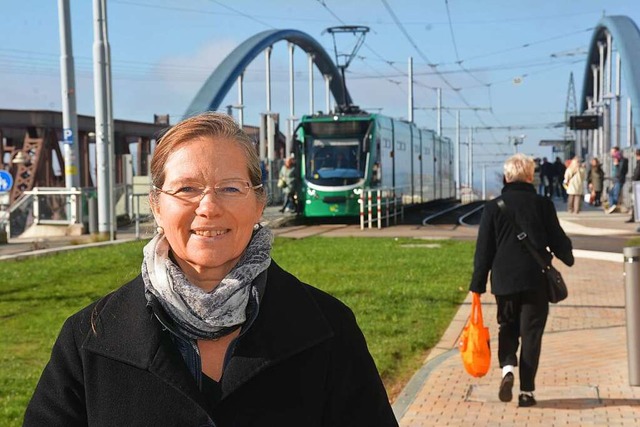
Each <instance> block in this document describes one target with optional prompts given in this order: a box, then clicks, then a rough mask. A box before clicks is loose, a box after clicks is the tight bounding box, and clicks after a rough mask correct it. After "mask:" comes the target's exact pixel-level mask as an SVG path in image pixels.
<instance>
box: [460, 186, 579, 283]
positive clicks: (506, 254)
mask: <svg viewBox="0 0 640 427" xmlns="http://www.w3.org/2000/svg"><path fill="white" fill-rule="evenodd" d="M499 198H501V199H502V200H504V203H505V205H506V206H507V209H508V210H509V211H510V212H511V215H512V217H513V218H515V220H516V223H517V224H518V225H519V227H520V228H522V230H523V231H524V232H525V233H527V235H528V239H530V242H531V243H532V244H533V246H534V247H535V248H537V249H538V250H539V251H540V254H541V255H542V256H543V258H545V259H546V260H548V259H550V256H549V255H548V254H547V252H546V251H545V247H549V248H550V249H551V251H552V252H553V254H554V255H555V256H556V257H558V258H559V259H560V260H562V261H563V262H564V263H565V264H567V265H573V262H574V260H573V254H572V252H571V250H572V249H571V240H569V238H568V237H567V235H566V234H565V233H564V231H563V230H562V227H560V223H559V222H558V216H557V215H556V209H555V207H554V205H553V202H551V200H549V198H547V197H543V196H539V195H537V194H536V191H535V190H534V188H533V186H532V185H531V184H527V183H523V182H513V183H509V184H506V185H505V186H504V188H503V189H502V195H501V196H500V197H499ZM497 200H498V199H494V200H491V201H489V202H487V203H486V204H485V205H484V211H483V213H482V219H481V222H480V228H479V230H478V240H477V243H476V252H475V258H474V269H473V276H472V279H471V285H470V286H469V290H471V291H473V292H478V293H484V292H485V291H486V290H487V276H488V274H489V271H491V293H493V294H494V295H511V294H516V293H519V292H523V291H526V290H530V289H533V288H536V287H538V286H540V285H541V284H542V283H544V280H543V274H542V270H541V268H540V266H539V265H538V264H537V263H536V261H535V259H534V258H533V257H532V256H531V254H530V253H529V252H528V251H527V248H526V247H525V246H524V245H523V244H522V243H521V242H520V241H519V240H518V238H517V236H516V232H515V230H514V228H513V226H512V225H511V223H510V222H509V220H508V218H506V217H505V216H504V214H503V213H502V211H500V208H499V207H498V203H497Z"/></svg>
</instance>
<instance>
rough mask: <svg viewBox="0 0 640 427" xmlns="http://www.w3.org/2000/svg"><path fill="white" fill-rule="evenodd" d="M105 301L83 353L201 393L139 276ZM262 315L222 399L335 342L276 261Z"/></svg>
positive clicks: (228, 374) (237, 352) (303, 290)
mask: <svg viewBox="0 0 640 427" xmlns="http://www.w3.org/2000/svg"><path fill="white" fill-rule="evenodd" d="M107 298H108V300H107V301H106V302H104V304H103V307H102V309H101V310H100V311H99V314H97V317H95V316H92V317H95V318H96V322H95V324H96V327H95V331H96V332H95V333H90V334H89V335H88V337H87V339H86V340H85V342H84V344H83V348H84V349H85V350H86V351H90V352H93V353H97V354H100V355H102V356H104V357H107V358H110V359H113V360H117V361H119V362H122V363H127V364H130V365H132V366H135V367H138V368H140V369H145V370H149V371H151V372H153V373H155V374H157V375H158V376H160V377H161V378H163V379H164V380H165V381H166V382H168V383H170V384H171V385H173V386H174V387H177V388H179V389H182V390H185V391H186V390H191V392H194V391H197V387H196V385H195V381H194V380H193V378H192V377H191V375H190V374H189V373H188V370H187V368H186V367H185V366H184V363H182V361H181V356H180V353H179V352H178V350H177V349H176V348H175V347H174V346H173V345H172V344H171V339H170V338H169V336H168V334H167V333H163V332H162V327H161V325H160V323H159V322H158V320H157V319H156V318H155V317H154V315H153V314H152V312H151V310H150V309H149V308H148V307H147V301H146V299H145V296H144V284H143V281H142V278H141V276H138V277H136V278H135V279H134V280H133V281H131V282H130V283H128V284H126V285H125V286H123V287H122V288H121V289H120V290H118V291H116V292H115V293H113V294H111V295H110V296H109V297H107ZM259 310H260V311H259V313H258V316H257V318H256V319H255V321H254V323H253V324H252V325H251V327H250V328H249V330H247V332H246V333H244V334H243V335H242V337H241V338H240V339H239V340H238V342H237V343H236V346H235V349H234V353H233V356H232V357H231V359H230V361H229V363H228V365H227V367H226V368H225V372H224V376H223V380H222V389H223V397H224V396H226V395H228V394H230V393H232V392H233V391H234V390H236V389H237V388H238V387H240V386H241V385H242V384H244V383H246V382H247V381H249V379H251V378H252V377H253V376H255V375H257V374H258V373H259V372H260V371H262V370H264V369H265V368H267V367H269V366H272V365H274V364H277V363H279V362H281V361H282V360H285V359H287V358H289V357H291V356H292V355H294V354H297V353H299V352H302V351H304V350H306V349H308V348H310V347H312V346H314V345H316V344H317V343H319V342H322V341H324V340H327V339H329V338H330V337H332V336H333V331H332V329H331V326H330V325H329V323H328V321H327V319H326V318H325V317H324V315H323V313H322V311H321V310H320V309H319V307H318V306H317V304H316V302H315V300H314V299H313V297H312V296H311V295H310V293H309V290H308V288H307V287H306V286H305V285H303V284H301V283H300V282H299V281H298V280H297V279H296V278H295V277H293V276H292V275H290V274H289V273H287V272H285V271H284V270H282V269H281V268H280V267H279V266H278V265H277V264H276V263H275V262H273V261H272V263H271V266H270V267H269V269H268V270H267V285H266V289H265V293H264V296H263V299H262V301H261V303H260V308H259Z"/></svg>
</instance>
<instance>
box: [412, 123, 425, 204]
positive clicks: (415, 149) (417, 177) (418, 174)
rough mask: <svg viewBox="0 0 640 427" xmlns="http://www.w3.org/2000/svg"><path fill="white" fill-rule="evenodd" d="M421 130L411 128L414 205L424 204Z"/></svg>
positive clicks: (414, 127)
mask: <svg viewBox="0 0 640 427" xmlns="http://www.w3.org/2000/svg"><path fill="white" fill-rule="evenodd" d="M420 139H421V135H420V129H418V128H417V127H416V126H412V127H411V140H412V141H411V181H412V186H411V193H412V202H413V203H422V201H423V198H422V165H421V164H420V158H421V153H420V150H421V147H420Z"/></svg>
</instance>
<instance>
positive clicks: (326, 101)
mask: <svg viewBox="0 0 640 427" xmlns="http://www.w3.org/2000/svg"><path fill="white" fill-rule="evenodd" d="M329 83H331V76H330V75H328V74H325V75H324V97H325V99H324V105H325V110H324V111H325V113H326V114H331V105H330V103H331V100H330V99H329V93H330V90H329Z"/></svg>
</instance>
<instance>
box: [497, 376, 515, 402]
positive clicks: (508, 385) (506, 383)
mask: <svg viewBox="0 0 640 427" xmlns="http://www.w3.org/2000/svg"><path fill="white" fill-rule="evenodd" d="M512 388H513V374H512V373H511V372H507V374H506V375H505V376H504V377H502V381H501V382H500V392H499V393H498V397H499V398H500V401H501V402H511V399H513V393H512V392H511V389H512Z"/></svg>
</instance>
